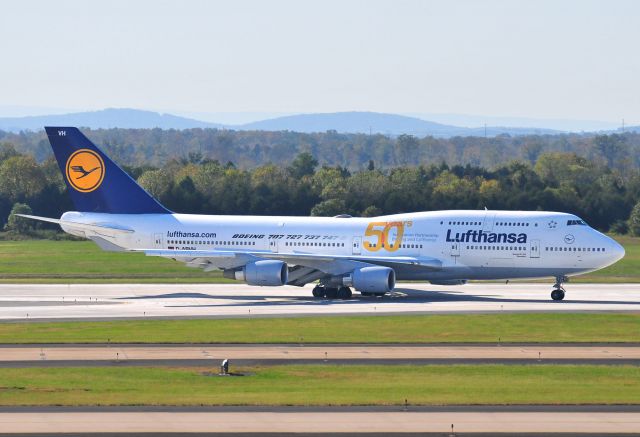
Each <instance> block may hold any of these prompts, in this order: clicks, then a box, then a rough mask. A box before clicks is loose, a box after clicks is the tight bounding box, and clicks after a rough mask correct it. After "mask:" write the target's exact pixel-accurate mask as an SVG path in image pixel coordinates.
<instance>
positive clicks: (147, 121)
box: [0, 108, 222, 132]
mask: <svg viewBox="0 0 640 437" xmlns="http://www.w3.org/2000/svg"><path fill="white" fill-rule="evenodd" d="M48 125H53V126H56V125H57V126H78V127H89V128H91V129H110V128H114V127H118V128H122V129H152V128H156V127H157V128H161V129H190V128H198V127H199V128H219V127H222V125H219V124H216V123H208V122H205V121H199V120H193V119H190V118H185V117H178V116H176V115H171V114H160V113H157V112H152V111H142V110H138V109H125V108H122V109H120V108H110V109H103V110H101V111H91V112H76V113H72V114H56V115H38V116H30V117H4V118H0V130H4V131H9V132H19V131H21V130H34V131H35V130H41V129H42V128H43V126H48Z"/></svg>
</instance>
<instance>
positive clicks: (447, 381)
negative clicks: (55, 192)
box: [0, 365, 640, 406]
mask: <svg viewBox="0 0 640 437" xmlns="http://www.w3.org/2000/svg"><path fill="white" fill-rule="evenodd" d="M207 370H214V371H215V369H172V368H131V367H128V368H114V367H98V368H27V369H0V405H4V406H6V405H397V404H402V403H404V400H405V399H407V400H408V401H409V402H410V403H411V404H414V405H415V404H427V405H433V404H447V405H452V404H637V403H639V402H640V368H639V367H632V366H569V365H560V366H547V365H539V366H505V365H469V366H466V365H459V366H437V365H428V366H395V367H391V366H351V365H345V366H335V365H295V366H274V367H256V368H246V369H241V370H243V371H244V372H247V373H248V375H247V376H242V377H217V376H208V375H206V374H205V373H206V371H207ZM239 370H240V369H239Z"/></svg>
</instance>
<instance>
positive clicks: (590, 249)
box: [544, 247, 604, 252]
mask: <svg viewBox="0 0 640 437" xmlns="http://www.w3.org/2000/svg"><path fill="white" fill-rule="evenodd" d="M544 250H545V251H547V252H604V247H545V248H544Z"/></svg>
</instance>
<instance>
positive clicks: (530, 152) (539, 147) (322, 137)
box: [0, 129, 640, 173]
mask: <svg viewBox="0 0 640 437" xmlns="http://www.w3.org/2000/svg"><path fill="white" fill-rule="evenodd" d="M83 132H84V133H85V134H86V135H87V136H88V137H89V138H90V139H92V140H93V141H94V142H95V143H96V144H99V145H100V146H101V147H103V148H104V150H105V151H106V152H107V153H108V154H109V155H110V156H112V157H113V158H114V159H115V160H116V161H118V162H126V163H128V164H129V165H132V166H154V167H160V166H163V165H165V164H167V163H168V162H169V161H171V160H173V159H182V158H185V157H187V158H188V157H189V156H191V157H193V159H207V160H217V161H220V162H221V163H227V162H232V163H234V165H235V166H237V167H238V168H241V169H252V168H256V167H259V166H262V165H266V164H269V163H274V164H277V165H288V164H290V163H291V162H292V161H293V159H294V158H295V157H296V156H297V155H298V154H300V153H303V152H307V153H311V154H312V155H313V156H314V157H315V158H316V159H317V160H318V161H319V164H320V165H321V166H324V165H328V166H331V167H335V166H340V167H344V168H346V169H348V170H350V171H358V170H365V169H366V168H368V165H369V161H370V160H373V161H374V163H375V165H376V167H377V168H379V169H383V170H385V169H390V168H395V167H402V166H419V165H423V166H429V165H431V164H437V165H440V164H441V163H443V162H445V163H447V164H448V165H451V166H455V165H463V166H466V165H471V166H474V167H483V168H486V169H489V170H494V169H496V168H497V166H500V165H503V164H506V163H508V162H510V161H513V160H519V161H522V162H526V163H529V164H531V165H534V164H535V163H536V161H537V160H538V157H539V156H540V155H541V154H544V153H549V152H563V153H575V154H576V155H578V156H581V157H583V158H586V159H588V160H590V161H593V162H595V163H598V164H606V165H607V166H609V167H610V168H612V169H617V170H619V171H621V172H624V173H627V172H629V171H631V170H633V169H637V168H640V134H639V133H634V132H627V133H624V134H613V135H594V134H584V135H579V134H563V135H523V136H513V137H511V136H508V135H502V136H497V137H487V138H485V137H453V138H448V139H444V138H434V137H425V138H417V137H414V136H411V135H400V136H398V137H392V136H385V135H379V134H375V135H364V134H341V133H337V132H335V131H327V132H323V133H315V134H304V133H297V132H288V131H281V132H264V131H232V130H220V129H184V130H172V129H170V130H161V129H98V130H91V129H83ZM2 142H5V143H10V144H12V145H13V146H14V147H15V149H16V150H17V151H18V152H19V153H24V154H29V155H32V156H34V158H35V159H36V161H37V162H43V161H45V160H46V159H47V158H48V157H50V156H51V147H50V146H49V142H48V141H47V139H46V135H45V134H44V131H39V132H30V131H29V132H22V133H19V134H12V133H7V132H2V131H0V143H2Z"/></svg>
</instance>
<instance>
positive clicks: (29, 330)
mask: <svg viewBox="0 0 640 437" xmlns="http://www.w3.org/2000/svg"><path fill="white" fill-rule="evenodd" d="M498 341H500V342H503V343H508V342H540V343H549V342H575V343H585V342H640V314H567V313H560V314H542V313H541V314H492V315H484V314H458V315H408V316H336V317H333V316H332V317H290V318H256V319H200V320H141V321H109V322H51V323H49V322H46V323H1V324H0V344H1V343H5V344H15V343H107V342H111V343H299V342H304V343H450V342H471V343H487V342H488V343H497V342H498Z"/></svg>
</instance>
